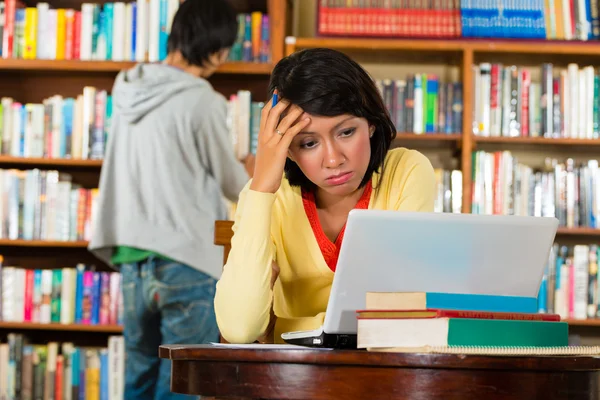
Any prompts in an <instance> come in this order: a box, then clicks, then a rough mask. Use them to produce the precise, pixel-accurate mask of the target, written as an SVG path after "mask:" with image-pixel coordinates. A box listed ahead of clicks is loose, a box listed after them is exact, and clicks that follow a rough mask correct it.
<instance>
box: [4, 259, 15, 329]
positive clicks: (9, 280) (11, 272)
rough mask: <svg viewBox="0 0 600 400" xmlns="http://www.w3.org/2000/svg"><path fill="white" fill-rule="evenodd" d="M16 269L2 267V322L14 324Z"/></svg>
mask: <svg viewBox="0 0 600 400" xmlns="http://www.w3.org/2000/svg"><path fill="white" fill-rule="evenodd" d="M16 271H17V268H16V267H10V266H7V267H2V320H3V321H7V322H15V312H14V309H15V307H14V303H15V298H16V290H17V285H16V275H17V272H16Z"/></svg>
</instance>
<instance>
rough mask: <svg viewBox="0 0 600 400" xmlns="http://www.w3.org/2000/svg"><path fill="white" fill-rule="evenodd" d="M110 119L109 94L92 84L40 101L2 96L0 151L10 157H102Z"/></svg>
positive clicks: (0, 107) (0, 108) (110, 105)
mask: <svg viewBox="0 0 600 400" xmlns="http://www.w3.org/2000/svg"><path fill="white" fill-rule="evenodd" d="M111 120H112V96H111V95H110V94H108V93H107V91H106V90H99V89H97V88H95V87H93V86H86V87H84V88H83V93H82V94H80V95H78V96H76V97H74V98H73V97H63V96H61V95H59V94H57V95H54V96H52V97H50V98H47V99H44V100H43V101H42V102H41V103H25V104H23V103H22V102H19V101H18V100H15V99H13V98H10V97H2V99H1V105H0V121H1V122H0V137H1V138H2V146H1V148H0V154H2V155H10V156H13V157H35V158H61V159H64V158H70V159H103V158H104V153H105V149H106V143H107V140H108V132H109V129H110V124H111Z"/></svg>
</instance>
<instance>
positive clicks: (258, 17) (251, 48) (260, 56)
mask: <svg viewBox="0 0 600 400" xmlns="http://www.w3.org/2000/svg"><path fill="white" fill-rule="evenodd" d="M269 25H270V24H269V16H268V15H266V14H263V13H261V12H260V11H254V12H252V13H250V14H238V34H237V37H236V40H235V43H234V44H233V46H232V47H231V51H230V52H229V61H245V62H260V63H267V62H270V61H271V46H270V43H271V41H270V34H271V32H270V29H269Z"/></svg>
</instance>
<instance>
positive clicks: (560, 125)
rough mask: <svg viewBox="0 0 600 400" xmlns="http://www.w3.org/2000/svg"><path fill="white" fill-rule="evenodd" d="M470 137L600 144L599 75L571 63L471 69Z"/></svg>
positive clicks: (588, 67) (483, 64)
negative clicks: (535, 68)
mask: <svg viewBox="0 0 600 400" xmlns="http://www.w3.org/2000/svg"><path fill="white" fill-rule="evenodd" d="M472 68H473V78H474V93H475V96H474V101H473V133H474V134H475V135H478V136H509V137H545V138H577V139H600V74H599V73H598V72H597V71H596V69H595V68H594V67H593V66H586V67H582V68H580V67H579V65H577V64H575V63H570V64H568V66H567V68H565V69H558V68H556V67H554V66H553V65H552V64H549V63H545V64H542V66H541V69H540V71H539V72H540V73H539V76H540V78H539V79H540V81H539V82H535V81H533V80H532V76H536V75H538V74H537V73H536V72H538V71H532V70H531V69H530V68H526V67H520V66H515V65H508V66H504V65H502V64H498V63H494V64H491V63H481V64H479V65H474V66H473V67H472Z"/></svg>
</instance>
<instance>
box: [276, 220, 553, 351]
mask: <svg viewBox="0 0 600 400" xmlns="http://www.w3.org/2000/svg"><path fill="white" fill-rule="evenodd" d="M557 228H558V220H557V219H556V218H547V217H519V216H500V215H475V214H450V213H423V212H398V211H379V210H352V211H351V212H350V215H349V217H348V222H347V225H346V232H345V234H344V241H343V243H342V248H341V249H340V256H339V259H338V263H337V266H336V272H335V275H334V279H333V284H332V287H331V293H330V297H329V302H328V304H327V311H326V315H325V321H324V323H323V326H322V327H320V328H319V329H317V330H314V331H300V332H288V333H284V334H282V335H281V337H282V339H283V340H285V341H286V342H288V343H291V344H301V345H306V346H315V347H333V348H355V347H356V330H357V321H356V310H360V309H364V307H365V296H366V292H443V293H468V294H490V295H504V296H523V297H537V295H538V290H539V287H540V284H541V280H542V277H543V273H544V268H545V266H546V263H547V261H548V257H549V255H550V251H551V249H552V244H553V242H554V237H555V235H556V230H557Z"/></svg>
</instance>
